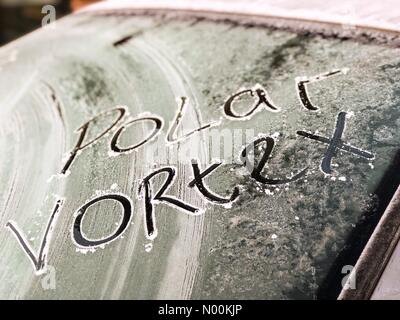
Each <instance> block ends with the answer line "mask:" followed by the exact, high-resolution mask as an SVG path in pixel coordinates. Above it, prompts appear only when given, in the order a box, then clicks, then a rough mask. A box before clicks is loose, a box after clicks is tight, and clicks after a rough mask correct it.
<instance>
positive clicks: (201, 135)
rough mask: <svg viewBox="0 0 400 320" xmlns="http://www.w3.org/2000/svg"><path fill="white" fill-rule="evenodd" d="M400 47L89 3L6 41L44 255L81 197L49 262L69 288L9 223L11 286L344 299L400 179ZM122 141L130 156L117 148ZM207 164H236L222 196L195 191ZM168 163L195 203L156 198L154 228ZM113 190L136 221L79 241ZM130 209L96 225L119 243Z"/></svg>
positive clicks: (10, 209)
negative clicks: (50, 275) (50, 278)
mask: <svg viewBox="0 0 400 320" xmlns="http://www.w3.org/2000/svg"><path fill="white" fill-rule="evenodd" d="M399 57H400V55H399V50H398V49H396V48H394V47H391V46H390V45H389V44H379V43H377V42H375V41H373V40H371V39H369V40H368V39H367V40H366V39H365V38H360V39H350V38H345V37H339V36H337V37H335V36H333V35H331V36H326V35H325V34H319V33H311V32H299V31H291V30H289V29H286V30H285V29H279V28H276V27H274V26H267V25H260V24H252V23H241V21H240V19H230V18H229V16H225V17H224V18H223V19H216V18H209V19H208V18H199V17H190V16H189V15H185V14H129V12H119V13H118V12H116V13H108V14H102V15H94V14H92V13H90V12H88V13H82V14H77V15H74V16H71V17H67V18H65V19H62V20H60V21H58V22H57V23H56V26H55V27H54V28H51V27H49V28H46V29H45V30H43V31H40V32H35V33H33V34H31V35H30V36H28V37H26V38H24V39H22V40H20V41H18V42H15V43H14V44H12V45H8V46H6V47H4V48H3V49H1V50H0V70H1V74H0V153H1V155H2V156H1V157H2V161H0V187H1V190H2V193H1V194H0V208H1V209H2V212H3V214H2V215H1V216H0V222H1V225H2V226H5V225H6V224H7V222H9V221H14V222H15V224H16V225H18V227H19V230H21V232H23V233H24V234H25V237H26V238H27V241H28V242H29V243H30V245H31V246H32V248H35V249H34V250H35V251H36V250H37V252H39V251H38V249H37V248H40V245H41V241H42V237H43V234H44V232H45V230H46V226H47V225H48V221H49V217H50V215H51V213H52V210H53V207H54V203H55V200H56V198H63V201H64V202H63V207H62V211H61V212H60V214H59V216H58V218H57V222H56V224H55V226H54V233H53V235H52V240H51V242H50V246H49V254H48V258H47V259H48V266H49V268H48V270H50V269H51V268H50V267H52V268H54V270H55V271H54V272H55V274H56V280H57V289H56V291H54V290H45V289H43V286H42V285H41V278H40V277H38V276H37V275H35V272H34V269H33V268H32V265H31V263H30V261H29V259H28V258H27V256H26V254H24V251H23V250H22V249H21V248H20V246H18V242H17V241H16V239H15V237H13V235H12V232H10V230H8V229H6V228H3V229H2V230H1V231H0V239H1V241H0V254H1V257H2V259H1V261H0V282H1V283H2V286H0V297H2V298H12V297H17V296H24V297H30V298H55V297H56V298H118V297H119V298H142V299H148V298H178V299H181V298H193V299H215V298H218V299H233V298H234V299H249V298H251V299H283V298H284V299H299V298H301V299H315V298H318V297H325V296H329V295H330V294H332V293H331V292H334V294H336V295H337V294H339V291H340V289H341V284H342V282H341V281H342V279H343V278H345V276H346V275H347V274H348V272H349V269H348V268H349V267H350V268H351V267H352V266H354V263H355V262H356V260H357V258H358V255H359V254H360V252H361V250H362V248H363V247H364V245H365V243H366V241H367V240H368V238H369V236H370V234H371V232H372V230H373V228H374V226H375V225H376V223H377V221H378V220H379V217H380V215H381V214H382V212H383V211H384V209H385V207H386V205H387V204H388V202H389V200H390V198H391V196H392V195H393V193H394V190H395V188H396V186H397V185H398V184H399V182H400V172H399V171H398V170H395V169H394V166H393V163H396V161H397V162H398V161H399V153H398V152H399V141H400V132H399V130H398V127H399V125H400V85H399V84H400V81H399V80H400V72H399V69H400V58H399ZM118 107H121V109H116V108H118ZM110 110H114V111H115V110H117V111H115V112H114V111H110ZM118 110H120V112H121V114H122V113H124V112H126V114H124V118H123V121H122V120H121V122H120V124H122V123H125V127H121V128H120V131H119V133H120V135H119V136H116V134H115V132H116V131H117V130H118V126H115V127H114V128H113V129H112V130H111V131H110V132H107V133H106V134H104V136H101V137H100V138H99V139H97V137H99V135H101V133H103V132H105V130H104V129H105V128H107V127H108V126H110V125H111V124H112V123H113V122H114V121H115V119H117V118H118ZM121 110H123V111H121ZM99 115H101V116H99ZM143 118H147V120H146V119H145V120H143ZM149 118H151V119H149ZM93 119H94V120H93ZM135 119H140V122H141V123H138V122H139V120H138V121H137V123H136V124H135V125H132V123H129V121H132V120H135ZM154 119H158V120H159V121H160V122H157V121H156V120H154ZM88 121H90V124H89V127H88V136H87V137H85V139H86V140H85V141H86V142H90V141H91V139H97V140H96V142H95V143H93V144H90V145H89V146H88V147H84V148H81V150H78V152H76V155H74V157H75V158H74V159H72V160H71V163H70V164H69V165H68V166H67V165H66V162H65V161H66V159H67V158H68V157H69V156H70V154H71V153H70V151H71V150H73V152H72V153H74V146H76V143H77V140H78V138H79V134H80V133H81V132H82V130H80V129H81V128H82V126H83V125H84V124H85V123H87V122H88ZM153 122H154V123H153ZM158 124H159V126H158V127H157V125H158ZM155 127H156V128H159V131H153V130H155V129H154V128H155ZM151 132H156V133H157V134H154V135H153V136H149V134H150V133H151ZM113 137H114V138H115V139H114V142H115V141H116V140H117V138H118V146H119V149H117V148H114V149H113V150H114V151H110V143H111V145H112V138H113ZM116 137H117V138H116ZM147 138H148V139H147ZM146 139H147V140H146ZM142 140H143V141H144V142H145V143H143V144H142V145H140V146H138V147H135V148H133V149H134V150H133V149H132V151H133V152H121V150H125V149H126V150H127V149H128V147H129V146H132V145H137V144H139V142H140V141H142ZM78 149H79V148H78ZM118 150H119V151H118ZM75 151H76V150H75ZM194 161H196V162H194ZM245 161H247V163H245V164H244V162H245ZM193 163H197V165H198V167H199V170H200V171H201V172H204V170H205V169H206V168H208V167H210V166H211V165H213V164H215V163H220V165H219V166H218V167H215V170H213V171H212V172H211V173H209V174H207V175H204V177H203V178H201V177H200V182H201V180H202V181H203V182H204V185H205V187H206V189H207V190H209V191H210V192H211V193H212V195H213V196H214V198H213V197H212V195H210V194H208V195H207V194H206V195H205V194H204V192H202V191H201V188H200V187H199V185H198V184H195V182H196V181H194V182H193V183H192V185H191V186H189V185H190V182H191V181H192V180H193V177H194V176H195V172H194V165H193ZM63 167H64V168H65V169H66V170H64V172H62V170H61V169H62V168H63ZM162 168H173V169H174V170H175V171H174V172H175V173H174V174H175V176H174V181H173V182H172V183H171V185H170V187H169V188H168V190H165V193H164V196H167V195H168V196H169V197H170V198H174V199H178V200H179V201H181V202H180V204H176V203H175V204H172V205H171V203H172V202H171V199H170V198H169V199H170V200H168V199H167V200H162V199H161V200H159V202H157V203H155V202H154V208H153V209H154V212H153V213H154V218H155V219H156V227H157V229H155V225H154V224H155V221H153V225H151V224H150V222H149V221H148V220H146V219H150V218H149V215H148V212H147V211H146V210H147V209H146V208H147V207H145V203H144V197H143V192H144V191H143V190H144V189H143V188H144V187H143V186H145V187H148V186H149V185H148V184H146V183H144V182H143V181H144V179H145V178H146V177H148V176H149V174H150V173H152V172H155V171H156V170H159V169H162ZM60 173H62V174H63V176H62V177H60ZM165 173H168V172H167V171H165V172H164V173H162V174H160V175H158V176H156V177H154V179H153V180H152V185H151V186H152V188H153V190H154V192H156V191H157V190H158V189H160V188H161V187H160V186H161V185H162V184H163V181H164V180H165V176H166V175H165ZM197 180H199V179H197ZM197 182H198V181H197ZM141 183H142V187H143V188H142V189H141V188H140V185H141ZM143 183H144V184H143ZM146 190H147V189H146ZM203 191H204V190H203ZM235 192H236V193H237V194H236V193H235ZM109 193H118V194H124V195H127V197H129V198H130V199H131V201H132V208H133V209H132V218H131V223H130V224H129V227H127V228H126V231H125V232H124V234H123V236H121V237H119V238H118V239H115V241H112V242H111V243H110V244H107V245H106V246H102V247H99V248H97V247H96V248H94V247H90V246H89V248H88V249H87V250H86V249H85V248H84V247H85V246H83V247H82V245H81V246H79V241H78V240H77V239H78V238H76V237H75V238H74V237H73V236H72V235H71V233H73V232H72V231H71V230H72V225H73V223H74V221H75V225H76V220H74V219H75V218H76V212H77V210H78V209H79V208H82V206H83V205H84V204H87V203H88V202H89V201H90V200H91V199H94V198H95V197H96V196H98V195H104V194H109ZM230 197H231V198H230ZM221 199H224V200H221ZM227 199H228V200H227ZM114 200H115V199H114ZM230 200H232V201H230ZM233 200H234V201H233ZM168 201H169V203H167V202H168ZM224 201H225V202H224ZM182 203H186V204H190V205H191V206H192V207H195V208H197V209H201V210H198V211H196V212H195V211H194V210H193V211H191V210H190V208H188V207H186V209H185V208H183V207H182V205H181V204H182ZM74 213H75V214H74ZM146 214H147V216H146ZM122 220H123V218H122V215H121V206H119V205H118V203H116V202H115V201H112V199H111V200H110V199H109V201H105V202H103V203H97V204H94V205H93V206H92V207H91V208H89V209H88V210H87V213H86V214H85V218H84V219H83V220H82V221H81V223H82V225H81V227H82V230H84V235H85V236H86V237H87V238H90V239H103V238H107V236H108V235H110V234H113V233H114V231H115V230H116V228H118V225H120V223H121V221H122ZM151 228H153V229H154V230H157V231H158V232H157V233H155V232H153V233H152V232H151V230H153V229H151ZM82 237H83V236H82ZM77 241H78V243H77ZM82 243H83V242H82ZM78 284H79V285H78ZM332 288H334V289H332ZM327 292H329V293H327Z"/></svg>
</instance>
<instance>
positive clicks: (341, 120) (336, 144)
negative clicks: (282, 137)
mask: <svg viewBox="0 0 400 320" xmlns="http://www.w3.org/2000/svg"><path fill="white" fill-rule="evenodd" d="M345 124H346V112H340V113H339V114H338V116H337V120H336V128H335V132H334V133H333V136H332V138H331V139H329V138H325V137H321V136H317V135H315V134H311V133H308V132H305V131H297V134H298V135H300V136H303V137H306V138H309V139H312V140H316V141H319V142H323V143H326V144H328V148H327V149H326V151H325V155H324V158H323V159H322V163H321V170H322V172H324V173H326V174H331V173H332V168H331V163H332V159H333V157H334V156H335V155H336V152H337V150H338V149H340V150H343V151H347V152H350V153H352V154H355V155H357V156H360V157H362V158H365V159H368V160H372V159H374V158H375V156H374V155H373V154H372V153H369V152H367V151H363V150H361V149H358V148H355V147H353V146H351V145H349V144H345V143H344V142H343V141H342V134H343V131H344V128H345Z"/></svg>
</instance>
